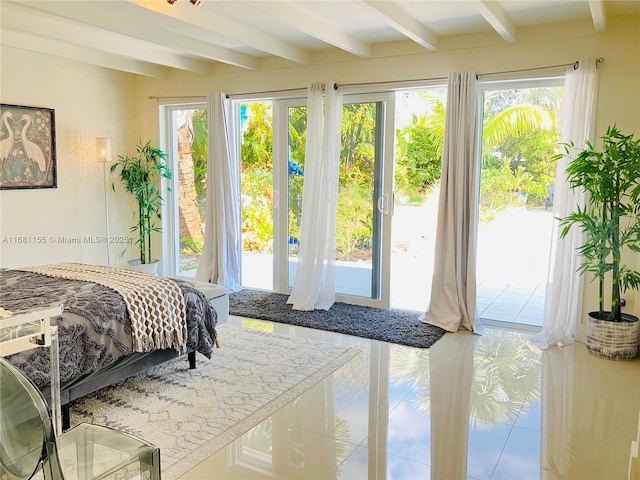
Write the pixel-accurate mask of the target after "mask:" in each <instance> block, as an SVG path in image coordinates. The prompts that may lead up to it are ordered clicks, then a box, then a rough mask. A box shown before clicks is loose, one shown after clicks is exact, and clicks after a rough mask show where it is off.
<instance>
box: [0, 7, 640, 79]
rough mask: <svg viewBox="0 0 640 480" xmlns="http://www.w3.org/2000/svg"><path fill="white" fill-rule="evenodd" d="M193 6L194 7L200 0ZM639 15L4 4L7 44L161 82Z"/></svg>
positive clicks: (576, 10)
mask: <svg viewBox="0 0 640 480" xmlns="http://www.w3.org/2000/svg"><path fill="white" fill-rule="evenodd" d="M193 1H196V0H193ZM638 13H640V1H637V0H622V1H609V0H507V1H492V0H441V1H435V0H385V1H380V0H373V1H370V0H291V1H284V0H273V1H271V0H256V1H251V0H232V1H224V0H202V5H201V6H200V7H195V6H194V5H192V4H191V1H190V0H176V2H175V4H174V5H169V4H168V3H167V1H166V0H83V1H73V0H16V1H9V0H2V1H1V2H0V25H1V33H0V38H1V43H2V45H7V46H10V47H14V48H18V49H24V50H30V51H35V52H40V53H46V54H50V55H55V56H59V57H64V58H70V59H74V60H79V61H82V62H87V63H91V64H95V65H100V66H104V67H108V68H112V69H116V70H121V71H125V72H131V73H136V74H141V75H149V76H154V77H164V76H166V75H167V74H168V72H169V71H170V69H178V70H184V71H188V72H193V73H196V74H209V73H211V71H212V67H213V66H214V65H219V64H227V65H233V66H234V67H238V68H242V69H248V70H255V69H258V68H259V67H260V65H261V62H262V61H263V59H265V58H268V57H278V58H281V59H284V60H286V61H287V62H292V63H293V64H301V65H304V64H309V63H310V62H311V58H312V55H313V54H314V53H315V52H318V51H321V50H329V49H338V50H342V51H345V52H348V53H349V54H350V55H353V56H354V58H358V57H361V58H366V57H369V56H371V55H372V51H373V50H374V49H375V48H376V45H379V44H382V43H387V42H398V41H411V42H415V43H416V44H417V45H419V46H420V47H422V48H424V49H425V50H426V51H434V50H438V49H439V48H442V47H441V44H442V43H443V39H445V38H446V37H449V36H453V35H462V34H476V33H486V32H494V34H495V35H496V36H497V38H498V39H499V41H503V42H505V43H516V42H518V30H519V29H521V28H523V27H531V26H537V25H544V24H550V23H557V22H568V21H585V22H589V23H590V24H591V25H592V26H593V30H594V32H604V31H606V30H607V21H608V19H609V18H610V17H612V16H616V15H625V14H638Z"/></svg>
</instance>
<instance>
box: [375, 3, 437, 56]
mask: <svg viewBox="0 0 640 480" xmlns="http://www.w3.org/2000/svg"><path fill="white" fill-rule="evenodd" d="M363 3H364V4H365V5H367V6H368V7H369V8H371V9H373V10H375V11H376V12H378V13H379V14H381V15H382V17H383V18H384V19H385V21H386V22H387V23H388V24H389V25H391V26H392V27H393V28H395V29H396V30H397V31H398V32H400V33H402V34H403V35H404V36H406V37H408V38H410V39H411V40H413V41H414V42H416V43H417V44H418V45H422V46H423V47H424V48H426V49H427V50H437V49H438V36H437V35H436V34H435V33H433V32H432V31H431V30H429V29H428V28H427V27H425V26H424V25H422V24H421V23H420V22H418V21H417V20H416V19H415V18H413V17H412V16H411V15H409V14H408V13H407V12H405V11H404V10H403V9H402V8H400V7H399V6H398V5H396V4H395V3H393V2H381V1H377V0H364V2H363Z"/></svg>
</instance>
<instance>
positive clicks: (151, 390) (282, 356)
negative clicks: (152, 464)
mask: <svg viewBox="0 0 640 480" xmlns="http://www.w3.org/2000/svg"><path fill="white" fill-rule="evenodd" d="M218 336H219V338H220V342H221V346H220V348H219V349H216V350H214V352H213V358H212V359H211V360H207V359H206V358H205V357H203V356H201V355H199V356H198V366H197V369H196V370H189V369H188V363H187V361H186V358H183V359H176V360H173V361H170V362H167V363H166V364H164V365H161V366H158V367H154V368H152V369H150V370H148V371H147V372H145V374H141V375H138V376H136V377H133V378H132V379H129V380H127V381H126V382H123V383H120V384H117V385H114V386H112V387H107V388H105V389H102V390H100V391H98V392H95V393H94V394H92V395H89V396H87V397H85V398H83V399H81V400H79V401H77V402H75V403H74V404H73V406H72V409H71V424H72V425H76V424H78V423H81V422H89V423H96V424H101V425H106V426H109V427H113V428H117V429H120V430H124V431H126V432H129V433H131V434H133V435H137V436H139V437H141V438H144V439H146V440H148V441H150V442H152V443H154V444H155V445H157V446H159V447H160V457H161V465H162V476H163V478H165V479H172V478H177V477H179V476H180V475H182V474H183V473H185V472H186V471H188V470H189V469H190V468H192V467H193V466H195V465H196V464H198V463H199V462H201V461H202V460H204V459H205V458H206V457H208V456H209V455H211V454H212V453H214V452H215V451H217V450H219V449H220V448H222V447H223V446H225V445H226V444H228V443H230V442H231V441H233V440H234V439H236V438H238V437H239V436H241V435H242V434H244V433H245V432H247V431H248V430H250V429H251V428H252V427H253V426H254V425H256V424H257V423H259V422H261V421H262V420H264V419H265V418H267V417H268V416H270V415H271V414H273V413H274V412H276V411H277V410H278V409H280V408H281V407H283V406H284V405H286V404H287V403H289V402H290V401H291V400H293V399H294V398H296V397H297V396H298V395H300V394H302V393H303V392H304V391H306V390H307V389H309V388H310V387H312V386H313V385H315V384H316V383H318V382H319V381H320V380H322V379H323V378H324V377H326V376H327V375H329V374H330V373H332V372H333V371H335V370H336V369H337V368H339V367H340V366H342V365H344V364H345V363H347V362H348V361H349V360H351V359H352V358H353V357H354V356H356V355H357V353H358V350H356V349H350V348H343V347H338V346H334V345H330V344H327V343H321V342H317V341H314V340H306V339H303V338H296V337H288V336H284V335H279V334H274V333H269V332H261V331H256V330H248V329H244V328H242V327H238V326H235V325H230V324H223V325H220V326H219V327H218Z"/></svg>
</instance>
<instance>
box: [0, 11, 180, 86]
mask: <svg viewBox="0 0 640 480" xmlns="http://www.w3.org/2000/svg"><path fill="white" fill-rule="evenodd" d="M3 9H4V5H3ZM3 13H4V12H3ZM2 46H3V47H12V48H16V49H20V50H28V51H31V52H37V53H43V54H46V55H51V56H54V57H60V58H66V59H70V60H76V61H78V62H83V63H87V64H90V65H96V66H99V67H105V68H110V69H112V70H119V71H121V72H128V73H135V74H136V75H144V76H147V77H155V78H165V77H167V76H168V74H169V69H168V68H167V67H161V66H159V65H154V64H151V63H146V62H142V61H139V60H132V59H128V58H124V57H120V56H115V55H110V54H108V53H96V51H95V50H92V49H90V48H86V47H81V46H78V45H71V44H69V43H65V42H60V41H56V40H52V39H47V38H42V37H39V36H36V35H31V34H29V33H25V32H19V31H16V30H13V29H11V28H7V27H3V28H2Z"/></svg>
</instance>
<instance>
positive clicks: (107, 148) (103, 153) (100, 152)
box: [96, 137, 111, 267]
mask: <svg viewBox="0 0 640 480" xmlns="http://www.w3.org/2000/svg"><path fill="white" fill-rule="evenodd" d="M96 157H97V160H98V162H101V163H102V165H103V167H104V168H103V170H102V175H103V178H102V182H103V184H104V185H103V186H104V225H105V233H106V234H107V236H106V239H105V240H106V241H105V242H104V243H105V245H106V246H107V266H109V267H110V266H111V249H110V246H109V198H108V197H107V168H109V162H110V161H111V139H110V138H109V137H98V138H96Z"/></svg>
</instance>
